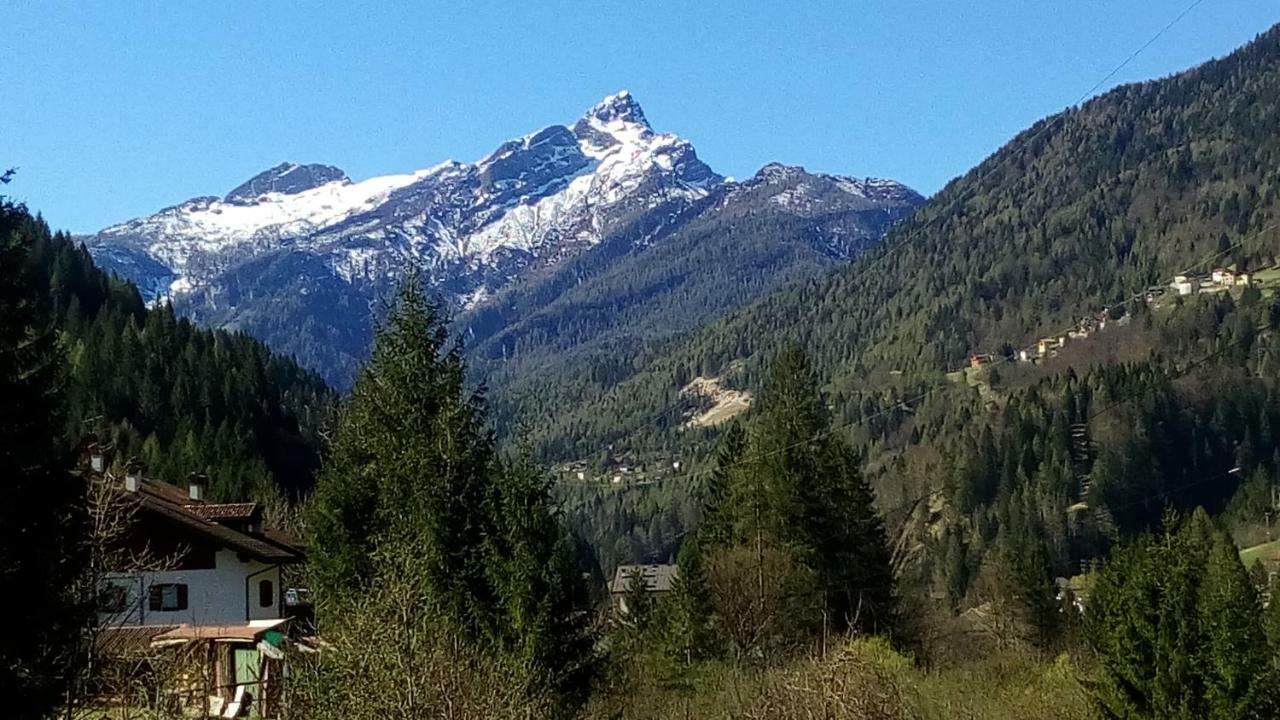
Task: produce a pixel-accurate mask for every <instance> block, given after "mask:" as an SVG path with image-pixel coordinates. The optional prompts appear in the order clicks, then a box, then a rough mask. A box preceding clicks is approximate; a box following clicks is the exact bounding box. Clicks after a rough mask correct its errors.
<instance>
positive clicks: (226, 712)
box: [87, 447, 305, 717]
mask: <svg viewBox="0 0 1280 720" xmlns="http://www.w3.org/2000/svg"><path fill="white" fill-rule="evenodd" d="M89 455H90V459H89V463H88V470H87V474H88V475H89V477H90V479H91V480H93V481H95V482H97V483H99V484H101V485H102V486H103V487H104V488H105V490H106V494H107V496H108V497H109V502H110V503H111V504H112V506H113V507H114V508H116V510H117V515H118V516H119V517H123V518H124V521H123V522H122V523H121V527H120V528H118V532H116V533H115V534H114V535H112V537H110V538H109V539H108V541H109V543H110V544H111V545H112V547H111V548H110V552H108V553H106V555H105V557H106V558H108V561H107V565H108V566H107V567H105V568H104V569H103V570H104V572H102V573H101V577H100V581H99V585H100V592H99V607H98V630H97V638H96V641H95V645H96V647H97V649H98V651H99V654H101V655H102V656H103V662H104V663H109V662H112V661H113V660H123V659H127V660H129V661H130V662H131V663H133V664H134V665H135V666H137V667H146V666H147V665H148V663H147V662H145V661H147V660H158V659H161V658H163V659H164V660H165V661H173V660H174V659H175V658H178V657H181V659H182V661H183V662H184V663H187V664H189V665H190V666H191V670H190V672H188V673H186V674H185V675H184V677H185V678H186V680H185V682H184V683H183V684H182V686H181V687H177V688H171V689H170V690H169V692H170V694H171V695H172V697H171V698H170V702H171V703H172V704H173V705H175V706H177V707H180V708H181V709H182V711H183V712H184V713H185V714H188V715H190V714H195V715H197V716H210V717H238V716H249V715H250V714H251V715H252V716H254V717H274V716H275V714H276V713H277V711H278V703H279V698H280V692H281V684H282V682H283V680H284V676H285V664H284V660H285V649H286V647H287V646H289V644H290V643H289V639H288V633H289V623H290V620H289V618H288V617H287V616H288V614H289V613H288V612H287V610H288V608H287V607H286V604H285V601H284V599H285V590H284V589H283V588H282V576H281V569H282V568H283V567H285V566H287V565H292V564H296V563H301V562H302V561H303V560H304V558H305V556H304V552H303V549H302V547H301V546H300V545H299V543H297V542H296V541H294V540H292V539H291V538H289V537H288V536H287V535H285V534H283V533H281V532H279V531H277V530H274V529H272V528H268V527H265V526H264V523H263V508H262V506H261V505H260V504H258V503H251V502H250V503H215V502H209V501H207V500H206V499H205V495H204V493H205V487H206V479H205V478H204V477H203V476H199V475H193V476H191V477H190V478H189V479H188V484H187V486H186V487H178V486H175V485H171V484H169V483H166V482H163V481H160V480H156V479H152V478H146V477H144V474H143V468H142V467H141V465H139V464H137V463H131V464H130V465H128V466H127V467H126V469H125V471H124V473H123V475H122V476H117V475H114V474H112V473H111V472H110V471H108V470H106V469H105V468H104V465H105V461H104V459H103V457H102V456H101V454H100V453H98V451H97V450H96V448H93V447H91V449H90V451H89ZM152 664H153V663H152Z"/></svg>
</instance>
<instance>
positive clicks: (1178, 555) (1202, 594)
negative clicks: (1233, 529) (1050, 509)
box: [1086, 510, 1276, 720]
mask: <svg viewBox="0 0 1280 720" xmlns="http://www.w3.org/2000/svg"><path fill="white" fill-rule="evenodd" d="M1166 524H1167V525H1168V526H1169V527H1170V529H1169V530H1168V531H1166V533H1165V534H1164V535H1163V536H1161V537H1158V538H1151V537H1146V538H1141V539H1139V540H1137V541H1135V542H1133V543H1131V544H1129V545H1128V546H1125V547H1121V548H1118V549H1117V550H1116V551H1115V552H1114V553H1113V555H1112V557H1111V558H1110V560H1108V562H1107V565H1106V566H1105V567H1104V569H1103V571H1102V573H1101V574H1100V576H1099V578H1098V582H1097V584H1096V585H1095V586H1094V589H1093V592H1092V594H1091V596H1090V599H1089V609H1088V613H1087V614H1086V623H1087V626H1086V627H1087V630H1088V635H1089V638H1090V642H1091V644H1092V645H1093V647H1094V650H1095V651H1096V653H1097V658H1098V663H1099V672H1098V673H1097V681H1096V683H1095V686H1094V696H1095V700H1096V703H1097V707H1098V710H1099V711H1100V713H1101V714H1102V716H1103V717H1108V718H1151V719H1153V720H1154V719H1155V718H1160V719H1164V718H1185V719H1186V720H1192V719H1193V718H1215V719H1217V718H1221V719H1223V720H1225V719H1226V718H1269V717H1274V716H1275V712H1276V705H1275V697H1276V695H1275V691H1274V685H1275V682H1274V671H1273V670H1272V669H1271V665H1270V663H1269V662H1268V652H1267V643H1266V635H1265V632H1264V630H1263V626H1262V621H1261V617H1260V610H1259V606H1258V599H1257V595H1256V591H1255V590H1254V588H1253V586H1252V585H1251V584H1250V582H1249V579H1248V573H1247V572H1246V571H1245V569H1244V566H1243V565H1242V564H1241V562H1240V558H1239V555H1238V553H1237V551H1236V549H1235V546H1234V545H1233V544H1232V543H1231V540H1230V538H1228V537H1227V536H1226V535H1225V534H1224V533H1222V532H1221V531H1220V530H1217V529H1216V528H1214V527H1213V525H1212V521H1211V520H1210V519H1209V518H1208V516H1207V515H1206V514H1205V513H1204V512H1203V511H1202V510H1198V511H1196V513H1195V514H1194V515H1193V516H1192V517H1191V518H1190V519H1189V520H1187V521H1185V522H1183V523H1181V527H1175V526H1174V523H1173V522H1172V521H1171V520H1170V521H1168V522H1167V523H1166Z"/></svg>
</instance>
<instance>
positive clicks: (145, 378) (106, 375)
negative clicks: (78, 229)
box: [0, 205, 337, 499]
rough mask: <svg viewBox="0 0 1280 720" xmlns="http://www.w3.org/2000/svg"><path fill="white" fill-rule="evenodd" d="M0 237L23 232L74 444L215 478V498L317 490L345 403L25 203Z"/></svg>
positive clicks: (161, 469) (314, 378) (7, 209)
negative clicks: (325, 449) (151, 295)
mask: <svg viewBox="0 0 1280 720" xmlns="http://www.w3.org/2000/svg"><path fill="white" fill-rule="evenodd" d="M0 232H3V233H14V234H17V235H19V236H22V237H21V238H20V240H19V244H20V245H23V246H26V247H29V248H30V252H29V255H28V263H29V266H30V270H31V275H32V277H33V278H35V280H36V282H37V283H38V284H39V285H40V286H41V287H40V289H41V290H42V291H43V292H44V294H45V296H44V298H43V301H44V304H45V309H46V311H47V313H48V318H49V322H50V324H51V325H52V326H53V327H55V328H56V329H57V332H58V333H59V335H60V336H61V339H62V345H63V346H64V348H65V350H66V355H67V373H66V374H67V377H66V388H67V390H66V408H67V412H66V425H65V428H64V435H65V438H66V442H67V444H68V446H70V445H74V444H76V443H78V442H79V441H80V439H81V438H82V437H84V436H85V435H87V434H89V433H97V434H98V435H99V436H100V438H101V439H102V440H103V441H104V442H111V443H113V444H114V445H115V447H116V449H117V452H116V455H117V457H121V458H128V457H130V456H137V457H138V458H140V459H141V460H142V461H143V462H145V463H147V464H148V466H149V468H150V472H152V473H154V474H155V475H156V476H158V477H162V478H165V479H169V480H171V481H174V482H178V481H181V480H182V479H183V478H185V477H186V475H187V474H188V473H191V472H204V473H206V474H208V475H209V478H210V485H209V492H210V494H211V495H212V496H213V497H217V498H225V499H245V498H248V497H251V496H263V495H270V494H274V493H276V492H283V493H285V494H287V495H294V494H296V493H298V492H300V491H303V490H306V489H309V488H310V487H311V485H312V482H313V476H314V473H315V471H316V469H317V468H318V466H319V462H320V445H321V443H320V438H319V435H318V432H319V431H320V429H321V427H322V425H323V424H324V423H325V422H326V421H327V419H328V418H329V415H330V413H331V411H332V408H333V405H334V403H335V402H336V399H337V398H336V396H335V395H334V393H333V392H332V391H331V390H330V389H329V387H328V386H327V385H326V384H325V383H324V381H323V380H322V379H321V378H320V377H319V376H318V375H316V374H315V373H313V372H311V371H308V370H304V369H302V368H300V367H299V366H298V365H297V364H295V363H294V362H293V361H292V360H290V359H288V358H286V357H282V356H280V355H276V354H273V353H272V352H271V351H270V350H268V349H267V347H266V346H265V345H263V344H262V343H261V342H259V341H257V340H254V339H253V338H250V337H249V336H247V335H245V334H243V333H230V332H225V331H219V330H206V329H202V328H199V327H197V326H195V325H193V324H192V323H191V322H190V321H188V320H186V319H182V318H179V317H177V316H176V315H175V314H174V311H173V308H172V307H171V306H169V305H167V304H165V305H159V306H155V307H148V306H147V305H146V304H145V303H144V302H143V299H142V297H141V295H140V294H139V293H138V290H137V288H136V287H134V285H132V284H131V283H129V282H127V281H125V280H122V279H120V278H118V277H115V276H112V275H108V274H107V273H105V272H103V271H102V270H100V269H98V268H97V267H96V266H95V265H94V262H93V260H92V259H91V258H90V257H89V254H88V253H87V252H86V251H85V249H84V248H83V247H82V246H77V245H76V244H75V243H74V242H73V241H72V240H71V239H70V238H69V237H68V236H67V235H65V234H63V233H53V232H51V231H50V229H49V226H48V225H47V224H46V223H45V222H44V221H43V220H42V219H40V218H38V217H33V216H31V215H30V214H29V213H27V212H26V210H25V209H23V208H21V207H15V206H12V205H5V206H3V207H0Z"/></svg>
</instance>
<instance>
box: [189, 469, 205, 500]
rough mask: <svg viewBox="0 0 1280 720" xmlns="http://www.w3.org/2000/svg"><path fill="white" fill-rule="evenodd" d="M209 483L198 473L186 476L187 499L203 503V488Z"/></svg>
mask: <svg viewBox="0 0 1280 720" xmlns="http://www.w3.org/2000/svg"><path fill="white" fill-rule="evenodd" d="M208 483H209V478H208V477H207V476H205V475H202V474H200V473H191V474H190V475H188V476H187V497H189V498H191V501H192V502H204V486H205V485H207V484H208Z"/></svg>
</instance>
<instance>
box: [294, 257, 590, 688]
mask: <svg viewBox="0 0 1280 720" xmlns="http://www.w3.org/2000/svg"><path fill="white" fill-rule="evenodd" d="M311 532H312V547H314V548H315V550H314V551H313V553H312V556H311V567H310V569H311V572H312V581H313V584H314V585H315V587H316V589H317V593H318V599H319V602H320V620H321V622H322V623H323V622H324V621H325V619H326V617H331V618H332V617H335V616H336V615H338V614H341V613H344V612H349V611H351V608H352V607H355V606H358V603H359V600H360V598H361V597H362V596H363V595H365V594H367V593H369V592H376V591H377V589H376V587H370V583H372V582H375V579H376V578H378V577H379V576H380V575H382V574H385V572H386V568H385V565H386V560H385V559H386V558H394V559H395V561H396V562H397V563H400V565H399V566H397V567H398V568H399V569H397V572H403V571H404V570H403V565H404V564H405V563H409V564H411V565H412V570H411V573H412V574H413V576H414V581H415V585H414V587H415V592H416V593H417V600H416V604H419V605H421V606H424V607H429V608H430V609H431V611H432V613H433V614H434V615H436V616H438V617H440V618H441V619H442V621H443V622H445V623H447V624H448V625H449V626H450V627H451V628H452V630H453V631H456V632H458V633H460V635H461V636H462V637H465V638H468V639H469V640H470V641H471V642H474V643H477V644H478V646H479V647H481V648H483V649H484V651H487V652H497V653H502V654H503V655H504V657H507V658H508V659H509V660H510V661H511V662H512V664H513V666H515V667H521V668H524V670H525V672H526V673H527V677H526V678H525V679H526V682H527V683H528V686H529V688H530V692H531V694H537V695H538V696H544V695H545V694H546V693H548V692H549V693H551V694H552V695H553V696H555V697H556V698H558V700H559V704H558V706H557V710H558V711H559V712H563V713H567V712H570V711H571V710H572V708H573V707H575V706H576V705H577V703H579V702H581V701H582V700H583V699H585V692H586V689H587V687H588V685H589V681H590V674H591V670H592V639H591V637H590V635H589V634H588V631H587V626H586V622H587V616H586V613H585V607H586V603H587V598H586V591H585V586H584V585H583V583H582V578H581V574H580V573H579V571H578V570H577V568H576V567H575V566H574V564H573V561H572V555H571V552H570V546H569V539H568V537H567V535H566V533H565V532H564V530H563V528H562V526H561V524H560V519H559V516H558V514H557V513H556V512H554V510H553V508H552V502H551V498H550V488H549V484H548V481H547V480H546V478H545V477H544V476H543V475H542V474H541V473H540V472H539V471H537V470H536V469H535V468H533V467H532V466H531V465H529V464H528V463H527V462H523V461H511V462H504V461H502V460H501V459H499V458H498V457H497V455H496V452H495V449H494V442H493V438H492V436H491V433H490V432H489V431H488V430H487V429H486V427H485V412H484V403H483V398H482V396H481V394H480V393H478V392H474V393H473V392H468V391H467V389H466V371H465V368H464V366H463V362H462V359H461V353H460V349H459V347H458V346H457V344H455V343H453V342H451V341H450V340H449V336H448V333H447V330H446V318H445V317H444V315H443V313H442V312H441V310H440V308H439V306H438V305H436V304H434V303H432V302H429V301H427V300H426V299H425V298H424V297H423V295H422V294H421V291H420V290H419V289H418V287H417V283H416V281H415V280H414V279H412V278H411V279H410V280H408V281H406V282H405V283H404V285H403V286H402V288H401V290H400V292H399V294H398V297H397V299H396V302H395V304H394V305H393V307H392V308H390V311H389V314H388V316H387V319H386V321H385V322H384V323H383V324H382V325H381V327H380V328H379V330H378V333H377V337H376V342H375V345H374V350H373V355H372V358H371V359H370V360H369V362H368V364H367V365H365V367H364V368H363V369H362V371H361V373H360V376H359V378H358V379H357V381H356V384H355V387H354V389H353V390H352V393H351V396H350V398H349V399H348V400H347V401H346V403H345V404H344V405H343V406H342V407H341V409H340V411H339V416H338V424H337V428H336V432H335V436H334V442H333V447H332V452H331V455H330V460H329V462H328V464H327V465H326V467H325V468H324V469H323V470H322V472H321V474H320V477H319V482H318V486H317V490H316V495H315V498H314V502H313V506H312V515H311ZM387 621H388V622H389V623H394V622H396V619H395V618H387Z"/></svg>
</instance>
